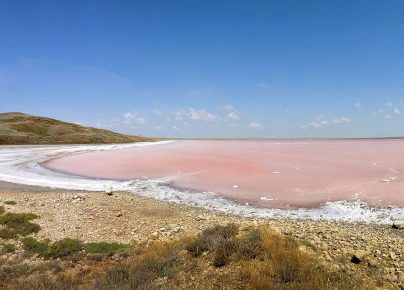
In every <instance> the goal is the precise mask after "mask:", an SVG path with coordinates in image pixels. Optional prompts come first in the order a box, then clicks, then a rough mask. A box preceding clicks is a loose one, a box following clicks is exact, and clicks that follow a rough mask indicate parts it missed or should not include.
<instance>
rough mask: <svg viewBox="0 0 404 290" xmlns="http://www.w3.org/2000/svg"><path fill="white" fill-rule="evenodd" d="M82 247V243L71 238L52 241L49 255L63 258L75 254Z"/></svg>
mask: <svg viewBox="0 0 404 290" xmlns="http://www.w3.org/2000/svg"><path fill="white" fill-rule="evenodd" d="M83 249H84V246H83V243H82V242H81V241H78V240H73V239H69V238H66V239H63V240H60V241H57V242H54V243H53V244H52V245H51V246H50V249H49V256H50V257H52V258H55V259H57V258H64V257H67V256H71V255H73V254H76V253H78V252H80V251H81V250H83Z"/></svg>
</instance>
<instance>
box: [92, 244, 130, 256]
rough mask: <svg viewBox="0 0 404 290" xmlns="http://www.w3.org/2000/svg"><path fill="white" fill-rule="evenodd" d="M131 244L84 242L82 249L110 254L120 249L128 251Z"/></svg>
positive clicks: (94, 252)
mask: <svg viewBox="0 0 404 290" xmlns="http://www.w3.org/2000/svg"><path fill="white" fill-rule="evenodd" d="M130 249H131V246H130V245H129V244H119V243H106V242H99V243H86V244H85V245H84V250H85V251H86V252H87V253H91V254H111V253H115V252H121V251H129V250H130Z"/></svg>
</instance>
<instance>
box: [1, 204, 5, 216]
mask: <svg viewBox="0 0 404 290" xmlns="http://www.w3.org/2000/svg"><path fill="white" fill-rule="evenodd" d="M5 212H6V210H5V209H4V206H2V205H0V215H2V214H4V213H5Z"/></svg>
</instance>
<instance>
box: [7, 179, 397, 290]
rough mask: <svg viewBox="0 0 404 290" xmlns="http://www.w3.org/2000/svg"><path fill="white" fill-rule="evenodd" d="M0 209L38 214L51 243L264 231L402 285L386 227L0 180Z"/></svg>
mask: <svg viewBox="0 0 404 290" xmlns="http://www.w3.org/2000/svg"><path fill="white" fill-rule="evenodd" d="M6 200H13V201H16V205H6V204H4V202H5V201H6ZM0 205H3V206H4V207H5V208H6V210H7V211H9V212H32V213H35V214H38V215H39V216H40V218H39V219H38V220H36V222H37V223H38V224H39V225H40V226H41V227H42V230H41V231H40V232H39V233H38V234H36V235H34V236H35V237H36V238H39V239H49V240H51V241H56V240H60V239H63V238H66V237H69V238H74V239H80V240H83V241H85V242H99V241H108V242H119V243H146V244H149V243H153V242H154V241H160V240H162V241H165V240H167V241H170V240H176V239H179V238H182V237H187V236H190V235H195V234H198V233H200V232H201V231H202V230H204V229H206V228H209V227H212V226H214V225H217V224H220V225H226V224H229V223H235V224H237V225H239V226H240V227H241V228H251V227H260V226H265V227H270V228H272V229H274V230H275V231H276V232H277V233H279V234H281V235H283V236H286V237H290V238H292V239H296V240H297V241H299V242H300V243H303V244H304V245H306V246H307V247H308V248H307V249H308V250H309V251H314V253H315V255H317V256H319V257H320V259H321V260H322V261H324V263H326V264H327V265H329V266H330V267H332V268H334V269H340V270H341V269H343V270H344V271H347V272H352V273H356V274H358V273H359V274H360V275H371V276H370V277H373V276H374V275H377V277H382V278H381V279H384V280H386V281H388V282H393V283H395V281H396V282H398V281H401V280H399V279H402V280H403V281H404V274H403V273H404V231H403V230H395V229H392V228H391V225H379V224H364V223H346V222H341V221H322V220H317V221H315V220H307V219H290V218H280V219H260V218H246V217H242V216H236V215H230V214H223V213H220V212H217V211H214V210H205V209H200V208H194V207H191V206H187V205H181V204H176V203H170V202H164V201H159V200H155V199H153V198H148V197H142V196H139V195H136V194H134V193H131V192H114V193H113V194H112V195H111V196H109V195H107V194H105V193H100V192H90V191H75V190H56V189H50V188H42V187H32V186H26V185H20V184H12V183H5V182H0ZM358 251H365V252H366V253H368V255H369V256H370V257H371V261H372V262H371V263H372V266H371V267H370V266H368V265H356V264H353V263H351V262H350V259H351V257H352V255H353V254H355V253H356V252H358ZM392 253H393V254H392ZM375 277H376V276H375ZM392 289H394V288H392Z"/></svg>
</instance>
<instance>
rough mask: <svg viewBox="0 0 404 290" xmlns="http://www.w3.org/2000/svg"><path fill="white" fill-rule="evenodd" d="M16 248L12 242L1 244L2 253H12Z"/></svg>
mask: <svg viewBox="0 0 404 290" xmlns="http://www.w3.org/2000/svg"><path fill="white" fill-rule="evenodd" d="M15 250H16V247H15V245H13V244H3V248H2V250H1V253H2V254H8V253H14V252H15Z"/></svg>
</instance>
